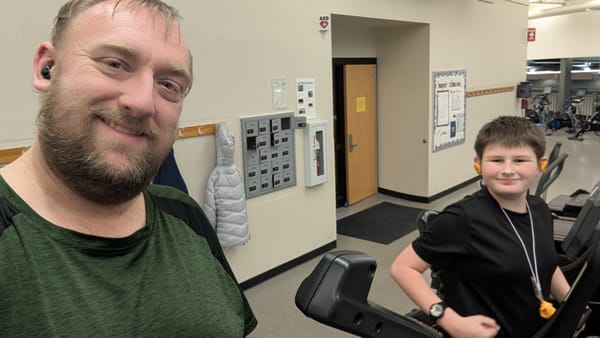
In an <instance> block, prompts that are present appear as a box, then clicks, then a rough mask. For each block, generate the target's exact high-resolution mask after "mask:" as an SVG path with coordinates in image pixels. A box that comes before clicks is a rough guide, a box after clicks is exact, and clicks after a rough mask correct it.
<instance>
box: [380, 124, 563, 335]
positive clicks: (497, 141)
mask: <svg viewBox="0 0 600 338" xmlns="http://www.w3.org/2000/svg"><path fill="white" fill-rule="evenodd" d="M544 151H545V139H544V134H543V132H542V131H541V130H540V129H539V128H537V126H535V125H534V124H532V123H530V122H529V121H527V120H526V119H524V118H521V117H516V116H501V117H498V118H496V119H494V120H493V121H491V122H489V123H487V124H486V125H484V126H483V128H482V129H481V130H480V131H479V133H478V135H477V138H476V140H475V152H476V157H475V159H474V162H475V163H474V166H475V170H476V171H477V173H478V174H480V175H481V177H482V179H483V182H484V184H485V186H484V187H483V188H482V189H481V190H480V191H478V192H477V193H475V194H473V195H471V196H467V197H465V198H464V199H463V200H461V201H459V202H457V203H454V204H452V205H450V206H448V207H447V208H446V209H445V210H444V211H443V212H441V213H440V214H439V215H438V216H437V217H435V219H433V221H431V222H430V223H429V226H428V228H427V229H425V231H424V232H423V233H422V234H421V236H420V237H419V238H417V239H416V240H415V241H414V242H413V243H412V245H409V246H408V247H407V248H406V249H404V251H403V252H402V253H400V255H399V256H398V257H397V258H396V260H395V261H394V262H393V264H392V267H391V273H392V277H393V278H394V280H395V281H396V282H397V283H398V285H399V286H400V287H401V288H402V289H403V290H404V291H405V292H406V294H407V295H408V296H409V297H410V298H411V299H412V301H413V302H414V303H415V304H417V305H418V306H419V308H421V310H423V311H424V312H425V313H426V314H428V315H429V317H430V318H431V319H432V320H433V321H436V322H437V324H438V325H439V326H441V327H442V328H443V329H444V330H445V331H446V332H447V333H448V334H449V335H450V336H452V337H531V336H532V335H533V333H535V332H536V331H537V330H538V329H539V328H540V326H541V325H543V323H544V322H545V320H546V318H549V317H550V316H551V315H552V313H553V307H552V305H551V304H550V303H549V302H547V300H548V299H549V298H550V296H552V297H554V299H556V300H557V301H559V302H560V301H562V299H563V298H564V296H565V294H566V293H567V291H568V290H569V284H568V282H567V281H566V279H565V277H564V276H563V274H562V272H561V270H560V269H559V268H558V265H557V254H556V251H555V248H554V239H553V234H552V216H551V213H550V210H549V208H548V206H547V205H546V203H545V202H544V201H543V200H542V199H540V198H538V197H534V196H530V195H529V194H528V189H529V188H530V186H531V185H532V183H533V182H534V181H535V179H536V177H537V176H538V175H539V174H540V173H541V172H542V171H543V170H544V169H545V166H546V159H545V158H544V157H543V155H544ZM431 266H435V267H436V268H437V269H441V270H443V274H442V276H441V279H442V283H443V285H444V300H443V301H442V299H440V297H439V296H438V295H436V293H435V292H434V291H433V290H432V289H431V288H430V287H429V285H428V284H427V282H426V281H425V279H424V278H423V276H422V273H423V272H424V271H425V270H426V269H428V268H430V267H431Z"/></svg>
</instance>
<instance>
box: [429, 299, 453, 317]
mask: <svg viewBox="0 0 600 338" xmlns="http://www.w3.org/2000/svg"><path fill="white" fill-rule="evenodd" d="M447 307H448V305H446V303H444V302H439V303H435V304H432V305H431V307H429V318H430V319H431V320H433V321H434V322H435V321H437V320H438V319H440V318H442V316H443V315H444V312H445V311H446V308H447Z"/></svg>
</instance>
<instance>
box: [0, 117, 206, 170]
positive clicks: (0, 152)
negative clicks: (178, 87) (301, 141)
mask: <svg viewBox="0 0 600 338" xmlns="http://www.w3.org/2000/svg"><path fill="white" fill-rule="evenodd" d="M215 127H216V124H214V123H211V124H202V125H195V126H186V127H181V128H179V129H178V130H177V139H178V140H180V139H184V138H190V137H197V136H206V135H214V133H215ZM27 148H29V147H16V148H8V149H0V166H2V165H5V164H8V163H10V162H12V161H14V160H16V159H17V158H18V157H19V156H21V154H23V153H24V152H25V150H27Z"/></svg>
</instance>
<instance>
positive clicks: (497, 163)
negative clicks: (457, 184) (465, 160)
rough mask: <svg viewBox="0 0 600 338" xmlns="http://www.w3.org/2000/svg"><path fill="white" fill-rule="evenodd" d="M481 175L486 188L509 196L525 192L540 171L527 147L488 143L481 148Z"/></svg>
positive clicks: (512, 196)
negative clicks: (510, 146)
mask: <svg viewBox="0 0 600 338" xmlns="http://www.w3.org/2000/svg"><path fill="white" fill-rule="evenodd" d="M475 160H476V161H477V160H479V161H480V163H481V176H482V178H483V182H484V183H485V185H486V186H487V188H488V190H489V191H490V192H491V193H492V194H494V195H498V196H499V197H502V198H507V199H512V198H517V197H520V196H523V195H525V194H526V193H527V191H528V189H529V188H530V187H531V185H532V184H533V182H534V181H535V179H536V177H537V176H538V175H539V174H540V173H541V171H540V167H539V163H538V159H537V158H536V156H535V153H534V152H533V149H531V147H527V146H520V147H512V148H508V147H506V146H503V145H500V144H490V145H488V146H487V147H485V149H484V151H483V158H481V159H477V158H476V159H475Z"/></svg>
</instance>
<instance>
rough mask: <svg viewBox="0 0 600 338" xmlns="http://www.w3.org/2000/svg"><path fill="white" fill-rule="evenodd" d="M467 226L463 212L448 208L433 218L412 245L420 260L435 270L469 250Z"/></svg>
mask: <svg viewBox="0 0 600 338" xmlns="http://www.w3.org/2000/svg"><path fill="white" fill-rule="evenodd" d="M469 237H470V236H469V226H468V222H467V218H466V216H465V213H464V211H463V210H462V209H461V208H460V207H457V206H449V207H447V208H446V209H445V210H444V211H442V212H441V213H440V214H439V215H438V216H436V217H435V218H433V219H432V220H431V221H430V222H429V223H428V225H427V227H426V228H425V229H424V231H423V232H422V233H421V234H420V236H419V237H418V238H417V239H415V240H414V241H413V243H412V246H413V249H414V250H415V252H416V253H417V255H418V256H419V257H421V259H423V260H424V261H426V262H427V263H429V264H430V265H431V266H435V267H436V268H443V267H445V266H447V265H448V264H450V263H451V262H452V260H453V259H454V257H456V255H463V254H467V253H468V250H469Z"/></svg>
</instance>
